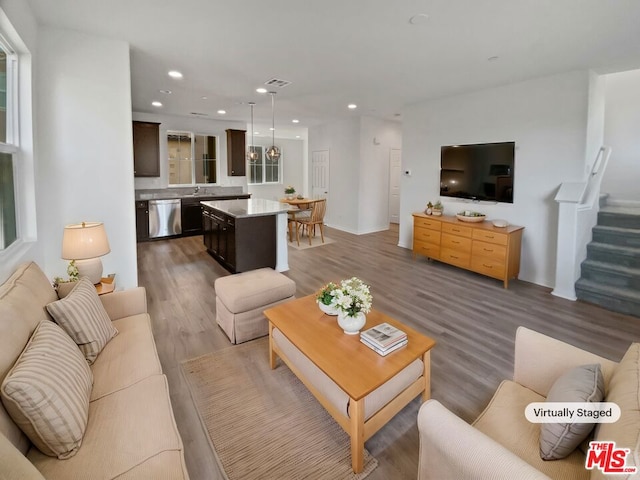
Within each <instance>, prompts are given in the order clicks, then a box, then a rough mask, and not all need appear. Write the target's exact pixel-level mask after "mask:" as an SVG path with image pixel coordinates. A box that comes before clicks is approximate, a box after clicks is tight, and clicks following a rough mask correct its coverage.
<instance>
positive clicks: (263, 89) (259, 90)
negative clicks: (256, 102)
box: [256, 87, 267, 93]
mask: <svg viewBox="0 0 640 480" xmlns="http://www.w3.org/2000/svg"><path fill="white" fill-rule="evenodd" d="M256 92H258V93H267V89H266V88H262V87H260V88H256Z"/></svg>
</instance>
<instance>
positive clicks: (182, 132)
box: [165, 130, 220, 188]
mask: <svg viewBox="0 0 640 480" xmlns="http://www.w3.org/2000/svg"><path fill="white" fill-rule="evenodd" d="M169 135H189V137H190V139H191V149H190V153H189V157H190V162H191V182H190V183H171V181H170V179H171V176H170V174H167V185H168V187H169V188H181V187H207V186H208V187H211V186H216V185H220V160H219V159H220V135H216V134H213V133H211V134H209V133H196V132H191V131H188V130H167V131H166V136H165V145H166V146H167V168H168V167H169V161H170V160H171V159H170V158H169ZM198 136H200V137H215V139H216V149H215V150H216V151H215V154H216V156H215V158H214V159H210V160H215V174H216V181H215V182H212V183H198V182H196V158H195V156H196V137H198Z"/></svg>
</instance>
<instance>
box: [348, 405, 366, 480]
mask: <svg viewBox="0 0 640 480" xmlns="http://www.w3.org/2000/svg"><path fill="white" fill-rule="evenodd" d="M349 415H350V416H351V468H352V469H353V472H354V473H360V472H361V471H362V469H363V467H364V398H361V399H360V400H354V399H351V400H350V402H349Z"/></svg>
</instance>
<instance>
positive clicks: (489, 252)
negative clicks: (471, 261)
mask: <svg viewBox="0 0 640 480" xmlns="http://www.w3.org/2000/svg"><path fill="white" fill-rule="evenodd" d="M471 253H472V254H473V256H474V257H475V256H476V255H477V256H480V257H485V258H492V259H495V260H497V261H501V262H504V259H505V258H506V256H507V247H504V246H502V245H496V244H494V243H487V242H480V241H478V240H474V241H473V247H472V248H471Z"/></svg>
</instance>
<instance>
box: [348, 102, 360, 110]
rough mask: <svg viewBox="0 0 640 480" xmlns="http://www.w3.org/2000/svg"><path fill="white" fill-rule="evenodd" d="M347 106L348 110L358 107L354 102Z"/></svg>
mask: <svg viewBox="0 0 640 480" xmlns="http://www.w3.org/2000/svg"><path fill="white" fill-rule="evenodd" d="M347 108H348V109H349V110H355V109H356V108H358V105H356V104H355V103H350V104H349V105H347Z"/></svg>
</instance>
